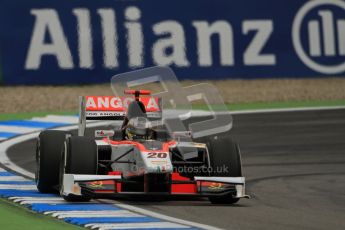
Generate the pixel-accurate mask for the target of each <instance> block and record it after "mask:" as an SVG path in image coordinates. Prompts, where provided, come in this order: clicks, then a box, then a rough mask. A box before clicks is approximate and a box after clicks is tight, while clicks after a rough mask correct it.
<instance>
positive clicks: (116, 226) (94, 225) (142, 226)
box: [85, 222, 189, 230]
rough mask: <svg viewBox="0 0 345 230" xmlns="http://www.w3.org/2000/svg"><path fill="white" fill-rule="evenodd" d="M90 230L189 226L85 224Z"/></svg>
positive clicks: (182, 226)
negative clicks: (97, 229)
mask: <svg viewBox="0 0 345 230" xmlns="http://www.w3.org/2000/svg"><path fill="white" fill-rule="evenodd" d="M85 227H87V228H91V229H96V228H99V229H102V230H103V229H150V228H163V229H164V228H188V227H189V226H185V225H181V224H175V223H170V222H148V223H121V224H86V225H85Z"/></svg>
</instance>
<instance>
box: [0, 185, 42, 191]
mask: <svg viewBox="0 0 345 230" xmlns="http://www.w3.org/2000/svg"><path fill="white" fill-rule="evenodd" d="M2 189H16V190H37V187H36V185H18V184H0V190H2Z"/></svg>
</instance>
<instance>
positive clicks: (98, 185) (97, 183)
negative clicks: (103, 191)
mask: <svg viewBox="0 0 345 230" xmlns="http://www.w3.org/2000/svg"><path fill="white" fill-rule="evenodd" d="M88 186H89V187H91V188H94V189H100V188H104V186H103V181H93V182H90V183H88Z"/></svg>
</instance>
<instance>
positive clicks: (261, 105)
mask: <svg viewBox="0 0 345 230" xmlns="http://www.w3.org/2000/svg"><path fill="white" fill-rule="evenodd" d="M330 106H345V99H343V100H332V101H287V102H255V103H238V104H228V105H227V107H228V109H229V110H230V111H238V110H253V109H258V110H259V109H284V108H308V107H330Z"/></svg>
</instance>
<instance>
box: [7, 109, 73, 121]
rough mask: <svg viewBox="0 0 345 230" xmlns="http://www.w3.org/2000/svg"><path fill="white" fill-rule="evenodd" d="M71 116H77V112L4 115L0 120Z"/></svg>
mask: <svg viewBox="0 0 345 230" xmlns="http://www.w3.org/2000/svg"><path fill="white" fill-rule="evenodd" d="M51 114H54V115H73V114H77V112H71V111H69V112H32V113H4V114H0V120H1V121H6V120H25V119H30V118H33V117H44V116H47V115H51Z"/></svg>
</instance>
